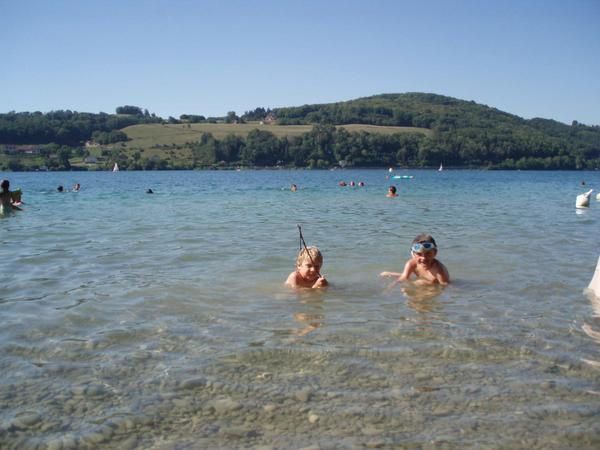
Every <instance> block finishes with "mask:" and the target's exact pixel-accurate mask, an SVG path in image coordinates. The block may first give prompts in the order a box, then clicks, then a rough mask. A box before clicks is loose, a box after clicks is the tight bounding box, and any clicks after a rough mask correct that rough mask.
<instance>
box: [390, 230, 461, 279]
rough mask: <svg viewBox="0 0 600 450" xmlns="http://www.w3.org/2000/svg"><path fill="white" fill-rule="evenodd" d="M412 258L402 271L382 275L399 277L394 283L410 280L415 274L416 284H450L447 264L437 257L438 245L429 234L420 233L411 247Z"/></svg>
mask: <svg viewBox="0 0 600 450" xmlns="http://www.w3.org/2000/svg"><path fill="white" fill-rule="evenodd" d="M410 255H411V258H410V259H409V260H408V261H406V263H405V264H404V270H403V271H402V273H398V272H382V273H381V276H382V277H397V279H396V281H395V282H394V284H396V283H399V282H403V281H409V280H410V279H411V276H412V275H413V274H414V275H415V277H416V279H415V283H416V284H444V285H445V284H448V283H449V282H450V275H449V273H448V269H446V266H444V264H442V263H441V262H440V261H439V260H437V259H436V256H437V245H436V243H435V239H433V237H432V236H431V235H429V234H420V235H418V236H417V237H416V238H414V239H413V242H412V244H411V247H410Z"/></svg>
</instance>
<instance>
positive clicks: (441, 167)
mask: <svg viewBox="0 0 600 450" xmlns="http://www.w3.org/2000/svg"><path fill="white" fill-rule="evenodd" d="M442 170H444V166H443V165H442V163H440V168H439V169H438V172H441V171H442Z"/></svg>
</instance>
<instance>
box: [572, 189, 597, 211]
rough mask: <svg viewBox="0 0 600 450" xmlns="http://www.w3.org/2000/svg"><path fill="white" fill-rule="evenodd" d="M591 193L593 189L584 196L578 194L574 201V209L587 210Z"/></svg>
mask: <svg viewBox="0 0 600 450" xmlns="http://www.w3.org/2000/svg"><path fill="white" fill-rule="evenodd" d="M593 191H594V190H593V189H590V190H589V191H587V192H586V193H585V194H579V195H578V196H577V198H576V199H575V208H589V206H590V197H591V196H592V192H593Z"/></svg>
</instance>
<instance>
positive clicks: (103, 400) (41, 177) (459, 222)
mask: <svg viewBox="0 0 600 450" xmlns="http://www.w3.org/2000/svg"><path fill="white" fill-rule="evenodd" d="M401 173H402V174H412V175H414V178H413V179H410V180H407V179H404V180H395V181H396V182H395V184H396V185H397V186H398V188H399V193H400V196H399V197H398V198H394V199H390V198H386V197H385V192H386V190H387V187H388V186H389V184H391V183H390V180H386V174H387V171H384V170H365V171H359V170H354V171H350V170H345V171H241V172H119V173H107V172H102V173H75V172H69V173H65V172H63V173H10V174H0V177H2V178H9V179H10V181H11V187H13V188H17V187H20V188H22V189H23V191H24V196H23V199H24V201H25V202H26V204H25V205H24V209H25V210H24V211H23V212H20V213H15V214H12V215H10V216H6V217H0V248H1V257H0V269H1V270H2V273H3V280H4V283H3V286H2V289H1V290H0V317H1V324H2V325H1V327H0V373H1V374H2V377H0V448H9V449H10V448H19V449H20V448H31V449H34V448H40V449H41V448H44V449H76V448H77V449H79V448H90V449H91V448H119V449H127V448H153V449H172V448H178V449H179V448H182V449H187V448H211V449H212V448H240V447H243V448H262V449H269V448H271V449H288V448H306V447H309V448H322V449H325V448H410V449H412V448H414V449H421V448H423V449H426V448H457V449H458V448H482V449H483V448H544V449H548V448H557V449H559V448H560V449H564V448H585V449H588V448H589V449H596V448H599V447H600V420H599V417H600V302H598V300H597V299H596V298H595V297H593V296H592V295H590V293H589V292H586V291H585V287H586V286H587V285H588V283H589V282H590V280H591V277H592V274H593V272H594V268H595V265H596V261H597V259H598V255H599V254H600V239H599V238H598V237H599V230H600V226H599V224H600V202H596V201H595V200H593V201H592V204H591V207H590V208H589V209H588V210H580V211H576V210H575V197H576V195H578V194H580V193H582V192H584V191H585V190H587V189H589V188H596V189H600V172H485V171H450V170H448V171H444V172H441V173H439V172H434V171H410V172H409V171H404V172H401ZM340 180H346V181H347V182H349V181H352V180H354V181H356V182H358V181H364V182H365V183H366V186H365V187H361V188H359V187H350V186H348V187H345V188H341V187H339V186H338V182H339V181H340ZM582 180H585V181H586V186H581V181H582ZM75 182H79V183H81V185H82V189H81V191H80V192H77V193H74V192H66V193H62V194H60V193H58V192H56V186H57V185H58V184H63V185H65V186H72V185H73V184H74V183H75ZM290 183H296V184H297V185H298V187H299V190H298V191H297V192H295V193H293V192H290V190H289V185H290ZM147 188H152V189H153V190H154V192H155V193H154V194H146V193H145V191H146V189H147ZM297 224H301V225H302V230H303V233H304V237H305V238H306V240H307V243H308V244H309V245H318V246H319V247H320V248H321V250H322V251H323V254H324V256H325V264H324V267H323V270H322V272H323V273H324V275H325V276H327V278H328V279H329V280H330V282H331V283H332V286H331V287H330V288H329V289H328V290H325V291H322V292H293V291H290V290H288V289H287V288H285V287H284V286H283V281H284V280H285V278H286V277H287V275H288V274H289V273H290V271H291V270H292V269H293V266H294V260H295V255H296V252H297V250H298V246H299V242H298V229H297V226H296V225H297ZM422 231H426V232H430V233H431V234H433V236H434V237H435V238H436V240H437V241H438V245H439V247H440V252H439V255H438V256H439V259H440V260H441V261H443V262H444V263H445V264H446V266H447V267H448V268H449V271H450V274H451V276H452V279H453V283H452V284H451V285H450V286H448V287H447V288H445V289H443V290H440V289H422V288H421V289H417V288H415V287H414V286H404V287H402V286H398V287H395V288H393V289H391V290H389V289H386V288H387V283H386V281H385V280H382V279H380V278H379V277H378V274H379V273H380V272H381V271H384V270H393V271H400V270H401V269H402V266H403V264H404V262H405V260H406V259H407V257H408V256H409V254H408V248H409V246H410V243H411V241H412V238H413V237H414V236H415V235H416V234H418V233H419V232H422Z"/></svg>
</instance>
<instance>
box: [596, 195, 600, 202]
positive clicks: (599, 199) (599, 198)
mask: <svg viewBox="0 0 600 450" xmlns="http://www.w3.org/2000/svg"><path fill="white" fill-rule="evenodd" d="M596 200H598V201H599V202H600V194H596Z"/></svg>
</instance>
